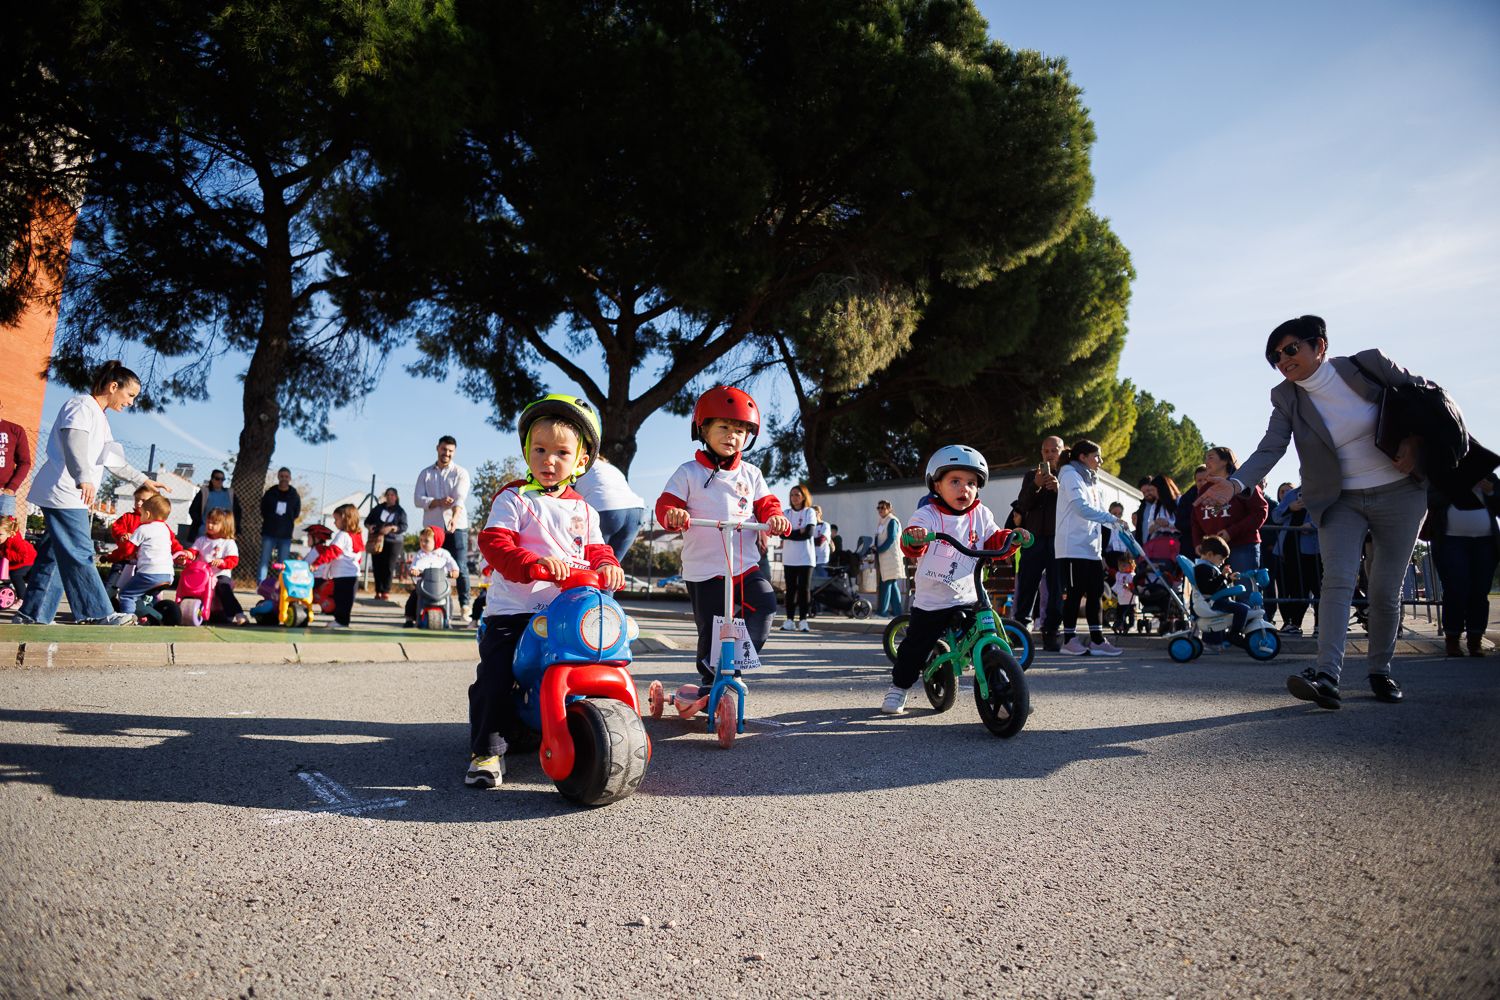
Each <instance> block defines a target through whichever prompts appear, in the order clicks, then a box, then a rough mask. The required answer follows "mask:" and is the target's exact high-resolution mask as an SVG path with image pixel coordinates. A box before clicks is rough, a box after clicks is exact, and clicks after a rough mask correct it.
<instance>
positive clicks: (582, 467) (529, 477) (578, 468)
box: [522, 428, 589, 493]
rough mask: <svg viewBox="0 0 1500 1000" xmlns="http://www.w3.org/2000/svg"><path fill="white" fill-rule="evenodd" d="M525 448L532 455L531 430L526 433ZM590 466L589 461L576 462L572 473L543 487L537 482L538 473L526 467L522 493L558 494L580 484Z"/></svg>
mask: <svg viewBox="0 0 1500 1000" xmlns="http://www.w3.org/2000/svg"><path fill="white" fill-rule="evenodd" d="M524 447H525V448H526V454H528V455H529V454H531V430H530V429H529V428H528V429H527V431H526V443H525V445H524ZM588 465H589V459H585V460H584V461H582V462H574V463H573V471H572V473H571V474H569V475H566V476H564V477H563V478H561V479H559V480H558V481H557V482H555V483H553V484H552V485H551V486H543V485H542V484H541V483H539V482H537V479H536V473H534V472H532V471H531V466H530V465H528V466H526V486H525V488H524V489H523V490H522V492H523V493H530V492H536V493H558V492H560V491H562V490H565V489H567V488H568V487H569V486H572V485H573V484H574V483H576V482H578V477H579V476H581V475H583V474H584V473H585V472H587V471H588Z"/></svg>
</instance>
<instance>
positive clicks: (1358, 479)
mask: <svg viewBox="0 0 1500 1000" xmlns="http://www.w3.org/2000/svg"><path fill="white" fill-rule="evenodd" d="M1296 386H1297V388H1298V389H1301V390H1302V391H1303V392H1304V393H1306V394H1307V398H1308V399H1310V400H1312V404H1313V406H1314V407H1316V408H1317V411H1318V415H1319V416H1320V417H1322V418H1323V423H1325V424H1326V425H1328V433H1329V434H1330V435H1331V436H1332V437H1333V444H1334V447H1335V448H1336V449H1337V450H1338V456H1339V472H1340V473H1341V474H1342V476H1343V479H1344V489H1346V490H1367V489H1371V488H1373V487H1376V486H1384V485H1386V484H1387V483H1394V482H1399V481H1400V480H1402V479H1405V478H1406V474H1405V473H1403V472H1402V471H1401V470H1400V469H1397V468H1396V467H1395V466H1394V465H1392V464H1391V460H1390V459H1389V458H1387V457H1386V455H1385V453H1384V452H1382V451H1381V450H1380V449H1379V448H1377V447H1375V422H1376V420H1377V418H1378V417H1379V414H1380V407H1379V406H1378V405H1377V404H1375V403H1372V402H1369V401H1368V400H1366V399H1365V398H1364V397H1363V396H1361V395H1360V394H1359V393H1357V392H1355V391H1354V390H1353V389H1351V388H1350V387H1349V383H1347V382H1345V381H1344V379H1343V376H1341V375H1340V374H1339V373H1338V371H1337V370H1336V369H1335V368H1334V367H1333V364H1332V363H1331V362H1329V361H1324V362H1323V363H1322V364H1321V365H1319V366H1318V370H1317V371H1315V372H1313V373H1312V374H1311V375H1309V376H1308V377H1307V378H1305V379H1303V380H1302V381H1301V382H1298V383H1296Z"/></svg>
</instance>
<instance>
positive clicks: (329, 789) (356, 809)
mask: <svg viewBox="0 0 1500 1000" xmlns="http://www.w3.org/2000/svg"><path fill="white" fill-rule="evenodd" d="M297 778H298V779H299V780H300V781H301V782H302V783H303V784H304V785H306V786H307V789H308V791H310V792H312V794H313V797H314V798H316V799H318V800H319V801H320V802H322V803H323V804H322V805H321V806H310V807H308V808H307V809H301V810H289V809H288V810H282V811H280V812H274V813H268V814H266V815H265V816H263V817H261V818H262V819H263V820H264V821H265V822H266V823H267V824H269V825H272V826H276V825H279V824H281V823H292V822H295V821H297V820H304V819H311V818H313V817H314V816H326V815H328V814H330V813H332V814H336V815H340V816H359V817H360V818H361V822H362V823H364V825H365V826H371V825H373V823H374V821H373V820H371V819H369V818H367V817H365V816H364V814H365V813H367V812H375V811H377V810H380V809H399V808H401V807H402V806H404V805H406V800H405V799H398V798H394V797H391V798H384V799H356V798H355V797H354V796H353V795H352V794H351V793H350V792H349V789H347V788H345V787H344V786H343V785H341V784H339V783H338V782H337V781H334V780H333V779H332V778H330V777H328V775H326V774H324V773H323V772H322V771H298V772H297Z"/></svg>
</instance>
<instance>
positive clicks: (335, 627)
mask: <svg viewBox="0 0 1500 1000" xmlns="http://www.w3.org/2000/svg"><path fill="white" fill-rule="evenodd" d="M323 627H324V628H326V629H330V630H332V631H334V632H347V631H349V629H350V628H351V627H352V626H349V625H345V624H344V623H343V622H329V623H328V624H327V625H324V626H323Z"/></svg>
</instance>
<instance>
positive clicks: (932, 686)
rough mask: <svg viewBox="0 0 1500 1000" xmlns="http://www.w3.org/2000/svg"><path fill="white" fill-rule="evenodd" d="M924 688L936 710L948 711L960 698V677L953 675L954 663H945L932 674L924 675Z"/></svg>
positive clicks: (928, 699)
mask: <svg viewBox="0 0 1500 1000" xmlns="http://www.w3.org/2000/svg"><path fill="white" fill-rule="evenodd" d="M922 690H923V691H926V692H927V701H928V703H929V704H931V705H932V708H933V711H935V712H946V711H948V709H950V708H952V707H953V703H954V702H955V701H957V700H958V678H956V677H954V676H953V664H951V663H945V664H943V665H942V666H941V667H939V668H938V669H937V670H934V671H933V672H932V673H931V674H926V673H924V674H923V675H922Z"/></svg>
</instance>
